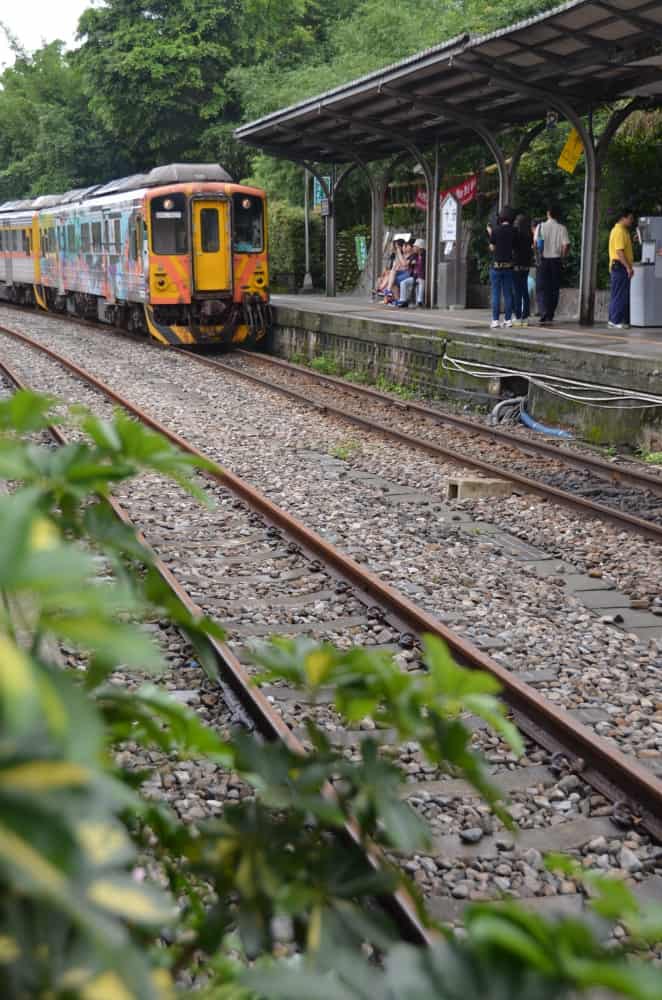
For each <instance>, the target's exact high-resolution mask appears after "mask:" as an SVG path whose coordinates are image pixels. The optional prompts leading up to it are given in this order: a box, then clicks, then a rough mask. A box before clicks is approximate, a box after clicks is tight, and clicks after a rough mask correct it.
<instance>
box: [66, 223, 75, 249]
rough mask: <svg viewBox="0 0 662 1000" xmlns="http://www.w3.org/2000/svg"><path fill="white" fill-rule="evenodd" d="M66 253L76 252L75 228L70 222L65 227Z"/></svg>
mask: <svg viewBox="0 0 662 1000" xmlns="http://www.w3.org/2000/svg"><path fill="white" fill-rule="evenodd" d="M67 251H68V253H75V252H76V227H75V225H74V224H73V223H71V222H70V223H69V225H68V226H67Z"/></svg>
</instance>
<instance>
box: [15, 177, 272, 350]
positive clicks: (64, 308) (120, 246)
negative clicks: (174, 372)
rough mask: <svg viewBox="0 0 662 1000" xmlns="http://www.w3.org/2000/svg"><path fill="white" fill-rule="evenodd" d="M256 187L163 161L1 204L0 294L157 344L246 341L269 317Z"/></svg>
mask: <svg viewBox="0 0 662 1000" xmlns="http://www.w3.org/2000/svg"><path fill="white" fill-rule="evenodd" d="M266 228H267V227H266V213H265V199H264V192H263V191H261V190H259V189H258V188H253V187H246V186H244V185H240V184H234V183H233V182H232V180H231V179H230V177H229V176H228V174H227V173H226V172H225V170H223V168H222V167H220V166H218V165H216V164H172V165H170V166H164V167H156V168H154V170H151V171H150V172H149V173H147V174H138V175H135V176H132V177H125V178H121V179H120V180H116V181H111V182H110V183H108V184H104V185H97V186H94V187H90V188H85V189H77V190H74V191H69V192H67V193H66V194H63V195H45V196H42V197H40V198H36V199H34V200H32V201H21V202H6V203H5V204H4V205H0V299H5V300H9V301H12V302H17V303H23V304H35V305H37V306H39V307H40V308H42V309H47V310H50V311H53V312H58V313H68V314H71V315H76V316H80V317H83V318H87V319H95V320H100V321H102V322H105V323H110V324H113V325H115V326H120V327H123V328H126V329H129V330H133V331H137V332H143V333H146V334H149V335H150V336H152V337H154V338H155V339H156V340H159V341H161V342H163V343H165V344H175V345H181V344H196V343H224V344H237V343H241V344H244V345H245V346H249V345H254V344H255V343H257V342H258V341H259V340H261V339H262V338H264V337H265V336H266V334H267V332H268V329H269V324H270V311H269V283H268V266H267V231H266Z"/></svg>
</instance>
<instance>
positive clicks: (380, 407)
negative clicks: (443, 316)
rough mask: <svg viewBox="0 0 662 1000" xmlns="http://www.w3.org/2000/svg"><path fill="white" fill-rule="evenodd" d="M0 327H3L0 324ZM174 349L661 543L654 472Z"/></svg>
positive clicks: (246, 358) (318, 377)
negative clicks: (446, 434) (448, 436)
mask: <svg viewBox="0 0 662 1000" xmlns="http://www.w3.org/2000/svg"><path fill="white" fill-rule="evenodd" d="M10 308H13V309H16V310H17V311H18V312H24V311H25V310H24V309H22V308H20V307H10ZM66 321H67V322H72V323H75V324H76V325H80V326H83V327H88V328H91V329H94V330H97V331H101V332H103V333H104V334H105V335H106V336H116V337H118V338H124V337H128V338H130V339H132V340H138V341H139V342H141V343H149V345H150V346H151V347H154V348H156V349H157V350H164V347H163V345H161V344H158V343H156V342H153V341H149V342H148V341H145V339H144V338H142V337H139V336H137V335H133V334H129V333H126V332H125V331H118V330H113V329H109V328H108V327H106V326H104V325H102V324H99V323H93V322H90V321H87V320H81V319H77V318H70V317H67V320H66ZM0 329H2V330H4V331H5V332H8V333H11V331H10V330H9V329H8V328H6V327H2V326H1V325H0ZM180 353H181V354H183V355H185V356H186V357H188V358H189V359H191V360H192V361H193V362H194V363H198V364H200V365H204V366H207V367H209V368H216V369H218V370H221V371H225V372H232V374H233V375H235V376H237V377H239V378H244V379H246V380H247V381H249V382H252V383H253V384H255V385H260V386H263V387H264V388H267V389H270V390H272V391H274V392H278V393H281V394H283V395H284V396H287V397H288V398H290V399H293V400H296V401H297V402H299V403H302V404H303V405H305V406H310V407H312V408H314V409H316V410H318V411H320V412H322V413H328V414H329V415H332V416H335V417H337V418H339V419H341V420H344V421H346V422H348V423H350V424H353V425H355V426H357V427H360V428H361V429H363V430H366V431H368V432H371V433H376V434H379V435H381V436H382V437H384V438H385V439H387V440H392V441H397V442H400V443H402V444H405V445H407V446H408V447H410V448H412V449H415V450H418V451H421V452H423V453H425V454H428V455H431V456H434V457H438V458H440V459H443V460H446V461H450V462H454V463H456V464H457V465H458V466H460V467H462V468H464V469H467V468H469V469H473V470H475V471H476V472H478V473H480V474H481V475H483V476H485V477H487V478H491V479H495V478H496V479H503V480H506V481H508V482H510V483H512V484H513V490H514V491H515V492H517V491H519V492H522V493H530V494H534V495H538V496H540V497H542V498H543V499H545V500H549V501H551V502H553V503H555V504H557V505H561V506H563V507H566V508H567V509H569V510H571V511H573V512H575V513H581V514H583V515H585V516H587V517H594V518H598V519H600V520H603V521H606V522H608V523H611V524H614V525H616V526H618V527H620V528H623V529H624V530H627V531H631V532H633V533H635V534H638V535H641V536H642V537H644V538H648V539H650V540H651V541H655V542H660V543H662V474H660V475H657V474H655V473H654V472H649V471H647V470H644V469H641V468H638V467H637V466H636V465H634V464H625V463H623V462H606V461H604V459H601V458H598V457H597V456H595V455H592V454H589V453H588V452H587V451H577V450H574V449H571V448H567V447H563V446H560V445H555V444H551V443H549V442H547V441H544V440H535V439H533V438H531V437H528V436H525V435H523V434H516V433H513V432H511V431H507V430H503V429H501V428H494V427H488V426H487V425H485V424H482V423H479V422H477V421H475V420H469V419H467V418H466V417H461V416H459V415H458V414H451V413H446V412H440V411H439V410H438V409H435V408H434V407H431V406H427V405H425V404H423V403H420V402H417V401H414V400H407V401H403V400H399V399H397V398H394V396H393V395H390V394H388V393H386V392H382V391H380V390H379V389H375V388H373V387H371V386H366V385H361V384H357V383H350V382H349V381H348V380H347V379H343V378H338V377H336V376H332V375H324V374H322V373H319V372H315V371H313V370H312V369H310V368H307V367H305V366H303V365H299V364H294V363H292V362H289V361H285V360H284V359H282V358H275V357H272V356H268V355H264V354H254V353H250V352H247V351H242V350H238V351H235V352H234V355H233V358H232V359H230V360H224V361H220V360H219V359H218V358H211V357H207V356H204V355H199V354H194V353H191V352H190V351H187V350H184V349H181V350H180ZM264 369H266V371H267V372H269V373H270V374H269V375H267V374H265V372H264ZM311 389H312V390H313V391H312V392H311ZM350 401H356V402H357V403H358V404H359V409H358V410H357V409H356V408H354V409H352V408H351V406H350V405H349V403H350ZM440 430H446V431H452V440H453V446H452V447H451V446H450V445H447V444H444V443H440V441H439V432H440Z"/></svg>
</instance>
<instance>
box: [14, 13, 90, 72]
mask: <svg viewBox="0 0 662 1000" xmlns="http://www.w3.org/2000/svg"><path fill="white" fill-rule="evenodd" d="M91 6H93V3H92V0H14V2H13V3H12V4H11V6H10V5H9V4H4V3H3V4H2V7H3V8H4V9H3V10H2V13H0V21H3V22H4V23H5V24H6V25H7V27H8V28H9V29H10V30H11V31H12V32H13V34H14V35H16V36H17V37H18V39H19V41H20V42H21V43H22V44H23V46H24V47H25V48H26V49H28V50H29V51H30V52H32V51H34V49H38V48H39V47H40V45H41V44H42V43H43V42H52V41H53V39H55V38H61V39H62V40H63V41H64V42H65V43H66V44H67V46H71V45H73V41H74V35H75V34H76V26H77V24H78V18H79V17H80V15H81V14H82V13H83V11H84V10H85V9H86V8H87V7H91ZM13 61H14V57H13V55H12V53H11V51H10V49H9V46H8V45H7V40H6V38H5V34H4V32H3V31H2V30H0V69H3V68H4V67H5V66H7V65H9V64H10V63H12V62H13Z"/></svg>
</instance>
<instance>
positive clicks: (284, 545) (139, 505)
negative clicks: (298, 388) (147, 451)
mask: <svg viewBox="0 0 662 1000" xmlns="http://www.w3.org/2000/svg"><path fill="white" fill-rule="evenodd" d="M23 343H24V344H27V343H28V338H24V339H23ZM31 349H33V350H38V351H40V352H41V354H42V356H45V357H48V358H49V359H50V360H51V361H53V362H57V365H58V366H59V367H60V368H61V369H64V370H66V371H67V372H68V373H69V375H70V376H71V377H72V380H73V379H75V380H76V382H75V384H74V387H73V388H72V389H71V390H70V391H71V395H72V398H79V397H80V395H81V392H83V394H84V397H85V398H84V401H85V402H87V403H88V405H92V406H93V407H94V408H95V409H99V407H101V410H102V411H104V412H105V410H107V409H108V408H109V405H110V404H111V403H117V404H119V405H122V406H124V407H125V408H126V409H127V410H128V411H129V412H131V413H132V414H133V415H134V416H135V417H136V418H138V419H141V420H143V421H144V422H145V423H146V424H147V425H148V426H150V427H152V428H153V429H155V430H158V431H160V432H161V433H163V434H164V435H165V436H166V437H168V438H169V439H170V440H171V441H173V442H174V443H176V444H178V445H179V446H180V447H182V448H183V449H184V450H186V451H188V452H190V453H193V454H199V452H198V451H197V449H196V448H195V447H193V446H192V445H191V444H189V443H188V442H187V441H185V440H183V439H182V438H181V437H180V436H179V435H178V434H176V433H174V432H173V431H171V430H170V429H169V428H167V427H165V426H163V424H162V423H160V422H159V421H158V420H156V419H154V418H153V417H151V416H150V415H149V414H146V413H145V412H143V411H142V410H141V409H140V408H139V407H136V406H135V405H133V404H132V403H131V402H130V401H129V400H128V399H126V398H125V397H124V396H123V395H122V394H120V393H119V392H117V391H116V390H115V389H113V388H112V387H110V386H108V385H107V384H104V383H102V382H101V381H100V380H99V379H97V378H95V377H94V376H92V375H91V374H90V373H89V372H87V371H85V370H83V369H82V368H81V367H79V366H78V365H76V364H74V363H72V362H71V361H70V360H68V359H66V358H64V357H62V356H61V355H58V354H57V353H56V352H54V351H52V350H48V349H46V348H44V347H43V345H39V344H34V343H33V344H32V345H31ZM81 383H83V384H84V386H86V387H87V388H86V389H85V390H83V386H82V385H81ZM36 388H42V389H44V388H45V386H43V385H41V386H37V387H36ZM99 394H102V395H103V397H104V399H105V402H100V396H99ZM104 408H105V409H104ZM161 485H162V484H159V483H158V482H156V481H154V482H147V483H146V484H143V485H142V486H140V487H139V488H135V487H133V486H132V487H131V488H130V490H127V491H124V492H123V493H122V494H121V496H120V499H121V500H122V504H123V506H124V507H125V508H126V510H127V512H128V515H129V516H130V517H131V518H132V520H133V521H134V522H136V523H137V525H138V527H139V528H140V530H141V531H142V533H143V534H144V536H145V538H146V540H147V543H148V544H150V545H151V546H152V547H153V548H154V549H155V550H156V551H157V552H158V553H159V555H160V558H161V559H162V561H163V564H164V572H165V573H166V574H169V575H170V577H171V579H172V582H173V584H174V585H175V586H177V587H178V589H179V593H180V596H181V598H182V599H184V600H185V602H186V603H188V604H189V606H191V604H193V605H194V606H195V607H196V608H200V609H202V610H204V611H205V612H207V613H210V614H213V615H214V616H215V617H216V618H218V619H219V620H221V622H222V624H223V625H224V627H225V629H226V632H227V636H228V638H227V641H226V643H225V644H223V646H222V647H221V648H220V649H219V650H218V654H219V661H218V662H219V680H220V681H221V682H222V683H223V684H225V685H228V686H229V687H230V688H231V689H232V692H233V697H235V698H236V699H238V700H239V702H240V704H241V706H242V708H243V710H244V711H245V712H247V713H248V714H250V716H251V718H252V719H253V720H254V722H255V724H256V725H257V726H259V728H260V731H262V732H265V734H266V735H268V736H269V737H270V738H279V739H285V740H287V741H288V742H289V743H290V745H293V741H295V740H299V737H300V735H301V732H302V730H301V727H302V723H303V721H304V718H305V716H306V715H307V714H312V713H313V712H314V713H315V714H314V717H315V719H316V721H317V722H318V724H321V725H322V726H323V727H324V728H327V729H328V732H329V734H330V735H331V738H332V739H334V740H335V741H336V742H339V743H341V744H342V745H343V746H344V748H345V752H347V753H349V754H358V752H359V748H360V743H361V740H362V739H363V738H364V737H365V732H364V731H362V730H360V729H356V730H347V729H343V728H342V727H341V726H340V725H339V722H338V720H337V719H336V718H334V717H333V714H332V712H331V711H330V709H329V708H328V706H327V707H326V708H325V707H324V706H321V707H319V706H318V707H316V708H315V709H313V707H312V706H307V705H305V704H302V703H301V698H300V693H299V692H293V691H288V690H287V688H284V687H280V686H279V687H278V688H277V689H276V688H274V689H271V688H266V689H264V688H263V689H256V688H254V687H253V685H252V684H251V683H250V676H251V671H252V668H251V666H250V662H249V661H250V655H249V650H248V647H249V645H250V642H251V640H256V639H257V640H259V639H261V638H263V637H264V636H266V635H269V634H272V633H276V634H289V635H310V636H312V637H314V638H317V639H328V640H330V641H333V642H336V643H338V644H340V645H353V644H358V645H369V646H371V647H377V648H379V647H381V648H384V647H386V648H390V649H392V650H393V652H394V654H395V655H396V658H397V659H398V662H400V664H401V666H402V667H403V669H408V670H418V669H421V663H420V657H419V649H420V647H419V638H420V636H421V634H422V633H425V632H427V633H431V634H434V635H437V636H439V637H441V638H443V639H444V640H445V641H446V642H447V643H448V645H449V646H450V648H451V649H452V650H453V652H454V655H455V657H456V658H457V659H458V661H459V662H461V663H464V664H466V665H468V666H470V667H475V668H480V669H483V670H487V671H488V672H490V673H492V674H493V675H494V676H496V677H497V678H498V679H499V681H500V682H501V684H502V685H503V689H504V697H505V699H506V700H507V702H508V704H509V705H510V708H511V711H512V716H513V718H514V720H515V721H516V722H517V723H518V725H519V726H520V728H521V729H522V731H523V732H524V733H525V734H526V736H527V749H526V754H525V757H524V758H523V760H521V761H514V760H513V759H512V757H511V756H510V755H509V753H508V751H507V749H506V748H504V747H503V745H500V744H499V741H498V740H497V739H496V738H495V737H493V736H491V735H490V734H489V733H488V732H487V731H486V730H485V729H483V728H482V727H481V726H480V725H474V722H475V720H469V725H470V726H472V727H473V728H474V741H475V743H476V745H477V746H478V747H480V748H482V749H483V750H484V751H486V753H487V756H488V759H489V760H490V761H491V764H492V767H493V770H494V777H495V780H496V781H497V782H499V781H501V782H502V784H503V785H504V786H505V787H506V789H507V790H508V791H509V792H510V794H511V798H512V801H513V803H514V811H515V813H516V815H517V816H518V817H519V818H520V820H521V822H522V825H523V826H524V828H525V829H524V830H523V833H522V835H521V838H520V840H519V842H518V843H517V844H513V843H512V841H511V840H510V838H509V837H508V836H507V835H506V834H505V833H504V832H503V831H502V830H500V829H499V828H498V826H495V824H494V821H493V820H491V819H490V818H489V817H487V816H486V815H485V814H484V812H481V810H480V806H479V804H478V803H477V802H476V801H475V799H473V797H472V796H471V793H470V792H469V791H468V790H467V789H466V787H464V786H463V785H462V783H461V782H458V781H455V780H454V779H449V778H448V777H447V776H445V775H443V774H440V773H437V772H433V771H431V770H430V769H429V768H426V767H425V765H424V764H423V763H422V761H421V757H420V753H419V750H418V748H417V747H415V746H412V745H407V746H405V747H398V748H395V750H394V751H393V752H395V753H396V755H397V759H399V761H400V763H401V764H402V766H403V767H404V768H405V770H406V771H407V773H408V774H409V776H410V779H411V784H410V786H408V790H409V795H410V800H411V802H412V804H413V805H414V807H415V808H417V809H419V810H420V811H421V812H422V813H423V814H424V815H425V816H426V818H427V819H428V820H429V821H430V822H431V824H432V828H433V831H434V834H435V848H434V850H433V851H432V852H431V853H430V854H429V855H428V856H426V857H424V858H414V859H406V860H405V862H404V863H405V867H408V870H410V871H411V872H412V874H413V875H414V877H415V878H416V881H417V882H418V883H419V885H420V887H421V889H422V890H423V892H424V893H425V894H426V895H427V896H428V897H429V898H430V900H431V908H432V910H433V912H435V913H437V915H438V916H439V917H440V918H442V919H454V917H455V916H457V915H458V913H459V912H460V910H461V908H462V906H463V905H464V903H465V901H466V900H467V899H469V900H471V899H473V898H484V897H485V896H490V895H498V894H499V892H501V891H512V892H513V893H514V894H517V895H519V896H521V897H522V898H524V900H525V901H531V902H532V903H533V904H535V905H541V901H542V903H550V902H551V903H552V904H554V903H559V902H560V903H561V904H563V905H568V904H569V903H571V904H572V905H576V906H581V896H580V894H579V893H578V892H577V891H576V887H573V886H570V887H569V886H568V885H567V884H563V883H558V884H557V883H556V882H554V880H553V878H554V877H553V876H550V875H548V873H543V872H542V869H541V863H540V856H541V853H542V851H545V850H558V849H565V850H571V851H574V852H576V853H579V854H581V855H582V856H583V857H585V858H587V859H588V860H589V862H591V859H592V858H594V857H595V858H597V859H598V863H599V864H601V866H602V867H604V868H605V869H607V870H608V869H610V868H614V869H619V870H620V871H625V872H626V873H627V874H628V875H630V876H631V877H632V878H634V879H636V881H637V884H638V885H639V886H640V887H641V888H642V890H644V891H647V892H649V893H653V894H659V891H660V880H661V879H662V858H661V857H660V853H659V849H658V847H657V846H656V841H659V840H660V839H662V783H661V782H660V781H659V780H658V779H657V778H656V777H655V775H654V774H653V773H652V772H651V771H648V770H647V769H646V768H644V767H641V766H639V765H638V764H636V763H635V762H633V761H632V760H631V759H629V758H628V757H627V756H625V755H624V754H623V753H621V752H619V751H618V750H617V749H615V748H614V747H612V746H610V745H608V744H606V743H605V742H603V741H602V740H600V739H599V738H598V737H596V735H595V734H594V733H593V732H592V731H591V730H589V729H588V728H587V727H586V726H584V725H583V724H582V723H581V722H579V721H578V720H577V719H576V718H575V717H573V715H572V714H570V713H568V712H565V711H564V710H563V709H561V708H558V707H556V706H554V705H553V704H551V703H550V702H549V701H547V700H546V699H545V698H543V697H541V695H540V693H539V692H538V691H536V690H535V689H534V688H533V687H532V686H530V685H529V684H528V683H526V682H525V681H523V680H522V679H521V678H520V677H518V676H517V674H516V673H513V672H511V671H509V670H508V669H506V668H505V667H504V666H503V665H502V664H500V663H497V662H496V661H495V660H494V659H492V658H491V657H490V656H489V655H487V654H486V653H484V652H483V651H481V650H480V649H478V648H477V647H476V646H475V645H473V644H472V643H470V642H468V641H467V640H466V639H464V638H463V637H461V636H459V635H457V634H456V633H455V632H454V631H453V630H452V629H450V628H449V627H448V626H447V625H445V624H444V623H443V622H441V621H439V620H438V619H437V618H436V617H435V616H434V615H432V614H430V613H429V612H428V611H427V610H426V609H424V608H422V607H420V606H418V605H417V604H416V603H414V602H413V601H412V600H410V599H409V598H408V597H407V596H405V595H404V594H402V593H400V592H398V591H397V590H396V589H395V588H394V587H392V586H390V585H389V584H388V583H386V582H384V581H383V580H382V579H380V578H379V577H378V576H376V575H375V574H374V573H371V572H369V571H368V570H366V568H365V567H364V566H362V565H361V564H360V563H358V562H356V561H355V560H353V559H352V558H350V557H349V556H348V555H347V554H345V553H344V552H342V551H340V550H339V549H337V548H336V547H335V546H333V545H330V544H329V543H328V541H325V540H324V539H323V538H321V537H320V536H319V535H317V534H316V533H315V532H313V531H311V530H310V529H309V528H308V527H306V525H305V524H303V523H302V522H301V521H300V520H298V519H297V518H294V517H292V516H291V515H290V514H288V513H287V512H286V511H284V510H283V509H282V508H281V507H279V506H277V505H276V504H274V503H273V502H272V501H271V500H269V499H268V498H266V497H265V496H264V495H262V494H261V493H259V492H258V491H257V490H255V489H254V488H253V487H252V486H250V485H249V484H248V483H246V482H245V481H244V480H243V479H241V478H240V477H239V476H237V475H235V474H233V473H232V472H230V471H229V470H224V471H223V472H219V473H216V474H213V475H212V476H211V478H210V485H209V489H210V491H211V492H212V494H213V495H214V496H215V498H216V500H217V504H218V508H217V513H216V514H212V515H209V514H206V513H204V512H202V511H200V510H199V509H198V508H196V507H195V506H194V505H193V503H192V501H190V499H189V498H186V497H183V496H181V495H178V497H177V498H174V497H173V496H171V495H167V494H166V495H163V496H162V495H161ZM173 571H174V572H173ZM175 575H176V582H175V580H174V576H175ZM371 735H374V734H373V733H371ZM377 735H378V737H379V738H380V740H382V741H383V742H385V743H388V742H389V736H390V734H389V733H382V732H378V733H377ZM300 742H301V741H300V740H299V742H298V743H297V746H299V745H300ZM532 815H535V816H536V818H537V820H540V819H541V818H542V820H543V822H536V823H535V824H533V823H532V824H531V825H528V824H529V818H530V816H532ZM527 825H528V828H527ZM507 887H509V888H507ZM397 905H398V907H400V910H401V912H400V914H399V916H400V918H401V920H402V922H403V925H406V926H407V933H408V936H412V937H413V936H416V935H419V939H420V934H421V929H420V927H417V926H416V923H415V920H414V921H412V914H411V912H408V906H407V902H406V900H404V901H399V902H398V903H397Z"/></svg>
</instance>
